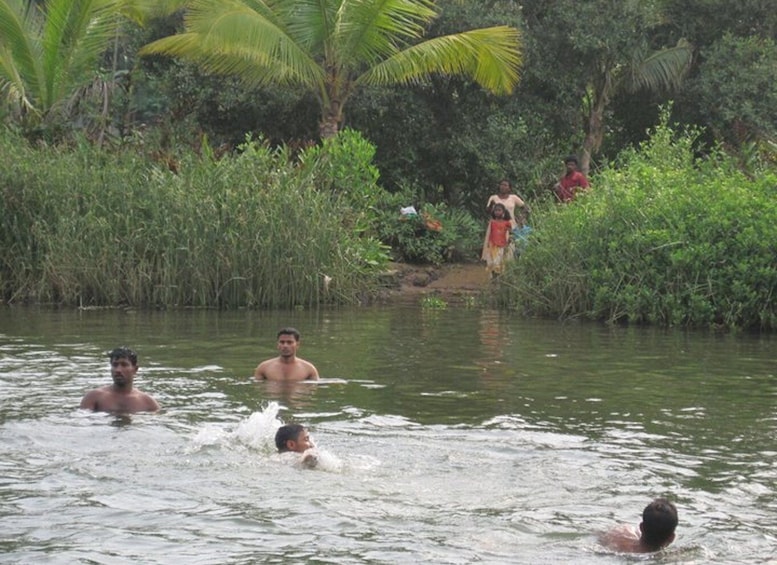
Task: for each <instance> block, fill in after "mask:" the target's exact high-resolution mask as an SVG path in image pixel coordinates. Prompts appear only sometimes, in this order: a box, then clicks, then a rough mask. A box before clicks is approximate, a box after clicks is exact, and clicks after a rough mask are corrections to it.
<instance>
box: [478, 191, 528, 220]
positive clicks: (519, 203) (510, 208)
mask: <svg viewBox="0 0 777 565" xmlns="http://www.w3.org/2000/svg"><path fill="white" fill-rule="evenodd" d="M512 190H513V185H512V184H511V183H510V181H509V180H507V179H503V180H501V181H499V192H498V193H497V194H492V195H491V196H490V197H489V198H488V202H487V203H486V211H487V212H488V215H489V216H491V213H492V211H493V209H494V206H495V205H496V204H501V205H502V206H504V207H505V210H507V212H508V215H509V217H510V224H511V229H515V228H517V227H520V225H519V224H518V218H519V217H524V216H525V212H526V208H527V206H526V203H525V202H524V201H523V199H522V198H521V197H520V196H518V195H517V194H513V193H512ZM516 208H520V209H521V212H520V213H519V212H516Z"/></svg>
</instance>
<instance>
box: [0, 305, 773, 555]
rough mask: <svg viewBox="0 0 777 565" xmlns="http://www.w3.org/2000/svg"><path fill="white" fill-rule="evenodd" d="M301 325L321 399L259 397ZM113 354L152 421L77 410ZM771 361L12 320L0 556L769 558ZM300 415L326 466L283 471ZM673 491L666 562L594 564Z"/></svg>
mask: <svg viewBox="0 0 777 565" xmlns="http://www.w3.org/2000/svg"><path fill="white" fill-rule="evenodd" d="M286 325H294V326H296V327H297V328H299V329H300V330H301V332H302V334H303V343H302V347H301V349H300V351H299V353H300V355H301V356H302V357H304V358H306V359H309V360H311V361H313V362H314V363H315V364H316V365H317V367H318V369H319V371H320V373H321V375H322V377H323V379H322V381H321V382H320V383H319V384H312V385H310V384H302V385H296V386H278V385H272V384H268V383H256V382H254V381H253V379H252V378H251V374H252V371H253V369H254V367H255V366H256V365H257V364H258V362H259V361H260V360H262V359H264V358H267V357H270V356H273V355H275V349H274V343H275V333H276V331H277V329H278V328H280V327H282V326H286ZM121 344H126V345H130V346H132V347H134V348H135V349H137V351H138V354H139V357H140V359H139V364H140V370H139V372H138V377H137V381H136V383H137V385H138V386H139V387H140V388H142V389H144V390H146V391H147V392H149V393H151V394H153V395H154V396H155V397H156V398H157V399H158V400H159V401H160V402H161V403H162V405H163V407H164V409H163V411H162V412H161V413H160V414H154V415H151V414H138V415H133V416H125V417H118V416H111V415H107V414H92V413H89V412H84V411H81V410H79V409H78V403H79V401H80V398H81V396H82V395H83V394H84V393H85V392H86V391H87V390H89V389H91V388H94V387H97V386H101V385H103V384H107V383H108V382H109V381H110V375H109V368H108V361H107V358H106V357H105V352H106V351H108V350H110V349H112V348H113V347H115V346H117V345H121ZM774 347H775V342H774V338H773V337H772V336H768V335H767V336H762V335H752V334H740V335H719V334H712V333H707V332H683V331H664V330H656V329H644V328H622V327H619V328H611V327H605V326H600V325H591V324H562V323H558V322H552V321H537V320H525V319H520V318H517V317H512V316H510V315H507V314H504V313H500V312H496V311H482V310H477V309H467V308H463V307H462V308H449V309H447V310H423V309H420V308H416V307H411V306H402V307H396V306H394V307H376V308H366V309H353V310H351V309H344V310H334V311H316V312H309V311H283V312H280V311H279V312H229V313H224V312H212V311H184V312H143V311H123V310H96V311H52V310H45V309H26V308H24V309H18V308H4V309H2V310H0V398H2V401H0V468H1V469H2V473H0V562H3V563H63V564H64V563H105V564H108V563H110V564H117V563H160V564H162V563H164V564H167V563H191V564H200V563H202V564H206V563H207V564H210V563H213V564H217V563H246V564H248V563H261V562H266V563H532V564H533V563H582V564H587V563H632V562H643V561H645V560H647V561H651V562H652V561H655V562H659V563H765V562H770V560H771V561H772V562H777V551H776V550H775V546H776V544H775V538H776V537H777V497H776V496H775V482H776V480H777V471H775V458H776V456H777V440H775V430H776V428H777V411H776V410H775V406H776V405H777V381H776V380H775V375H774V360H775V356H774V354H773V351H774ZM292 421H293V422H300V423H303V424H305V425H308V426H310V428H311V430H312V435H313V437H314V439H315V441H316V443H317V445H318V449H319V451H320V453H321V456H322V465H321V466H320V468H319V469H317V470H312V471H311V470H303V469H300V468H298V467H296V466H294V465H292V464H289V462H288V461H284V460H282V459H279V458H278V456H277V454H275V453H274V448H273V446H272V435H273V434H274V430H275V428H276V427H277V426H278V425H280V423H281V422H292ZM656 496H668V497H670V498H671V499H672V500H674V501H675V502H676V504H677V505H678V509H679V514H680V525H679V527H678V530H677V535H678V538H677V541H676V542H675V543H674V544H672V546H670V547H669V548H668V549H667V550H665V551H663V552H660V553H658V554H655V555H651V556H624V555H617V554H613V553H609V552H606V551H603V550H602V548H600V547H599V546H598V545H597V544H596V539H595V534H596V532H598V531H601V530H603V529H606V528H608V527H610V526H613V525H615V524H617V523H621V522H626V523H630V524H633V525H636V524H637V523H638V522H639V515H640V512H641V509H642V508H643V507H644V506H645V504H647V503H648V502H649V501H650V500H651V499H652V498H654V497H656Z"/></svg>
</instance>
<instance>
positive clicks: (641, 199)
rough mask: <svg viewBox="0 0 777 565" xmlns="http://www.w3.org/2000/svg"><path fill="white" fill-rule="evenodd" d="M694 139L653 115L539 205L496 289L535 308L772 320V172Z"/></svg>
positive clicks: (696, 320)
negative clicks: (751, 171) (583, 182)
mask: <svg viewBox="0 0 777 565" xmlns="http://www.w3.org/2000/svg"><path fill="white" fill-rule="evenodd" d="M695 137H696V135H695V134H694V133H693V132H685V133H682V134H675V132H673V130H672V129H671V128H670V127H668V126H667V125H666V124H662V125H661V126H660V127H658V128H657V130H656V131H655V132H654V134H653V136H652V137H651V139H650V140H649V141H648V142H646V143H645V144H643V145H642V146H641V147H640V148H639V150H629V151H626V152H625V153H624V154H623V155H622V157H621V158H620V159H619V161H618V162H617V163H616V164H614V165H613V166H611V167H608V168H607V169H606V170H604V171H602V172H601V173H600V174H599V175H598V176H597V177H596V184H595V189H593V190H591V191H589V192H588V193H586V194H584V195H583V196H581V197H579V198H578V199H577V200H576V201H574V202H573V203H572V204H571V205H568V206H559V207H556V208H555V209H548V210H545V211H544V213H543V214H541V215H539V216H540V217H541V223H540V225H535V230H536V231H535V234H534V237H533V239H532V242H531V244H530V245H529V246H528V248H527V250H526V251H525V252H524V254H523V255H522V256H521V259H520V261H518V262H516V263H515V265H514V267H515V268H514V269H513V270H512V271H511V273H510V275H509V277H510V278H509V284H506V285H505V288H504V293H503V296H502V298H503V299H504V300H506V301H508V302H509V304H511V305H512V306H515V307H517V308H520V309H521V310H523V311H526V312H529V313H532V314H536V315H542V316H555V317H585V318H591V319H596V320H607V321H611V322H618V321H629V322H637V323H655V324H659V325H672V326H701V327H705V326H707V327H714V326H723V327H745V328H748V327H754V328H766V329H774V328H777V302H775V300H774V298H773V297H774V295H775V293H777V259H776V257H777V238H775V237H774V235H775V234H774V226H775V225H777V199H775V196H777V172H775V171H774V169H771V170H770V169H768V168H762V169H761V170H759V174H757V175H756V176H754V177H750V176H747V175H745V174H743V173H742V172H741V171H740V170H739V169H738V168H737V166H736V163H735V162H734V161H733V160H732V159H731V158H730V157H728V156H726V155H724V154H721V153H714V154H712V155H710V156H709V157H707V158H705V159H698V158H696V157H695V156H694V155H695V154H694V150H693V144H694V140H695Z"/></svg>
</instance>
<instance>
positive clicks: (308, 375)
mask: <svg viewBox="0 0 777 565" xmlns="http://www.w3.org/2000/svg"><path fill="white" fill-rule="evenodd" d="M299 346H300V333H299V331H297V330H296V329H295V328H282V329H281V330H279V331H278V343H277V347H278V353H279V355H278V357H273V358H272V359H267V360H266V361H262V362H261V363H260V364H259V365H258V366H257V367H256V370H255V371H254V378H255V379H256V380H258V381H262V380H266V381H305V380H310V381H314V380H318V369H316V367H315V366H314V365H313V363H310V362H308V361H305V360H304V359H301V358H299V357H297V350H298V349H299Z"/></svg>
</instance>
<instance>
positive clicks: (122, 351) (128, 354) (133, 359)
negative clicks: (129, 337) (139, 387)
mask: <svg viewBox="0 0 777 565" xmlns="http://www.w3.org/2000/svg"><path fill="white" fill-rule="evenodd" d="M108 358H109V359H110V360H111V363H113V362H114V361H116V360H118V359H129V360H130V363H132V365H133V366H134V367H137V366H138V354H137V353H135V350H134V349H130V348H129V347H126V346H121V347H117V348H116V349H114V350H113V351H111V352H110V353H108Z"/></svg>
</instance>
